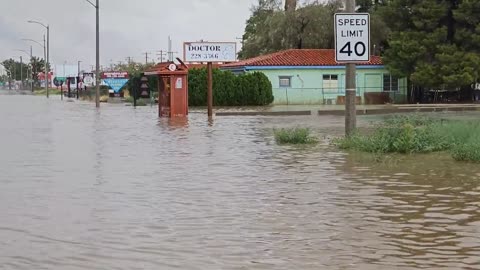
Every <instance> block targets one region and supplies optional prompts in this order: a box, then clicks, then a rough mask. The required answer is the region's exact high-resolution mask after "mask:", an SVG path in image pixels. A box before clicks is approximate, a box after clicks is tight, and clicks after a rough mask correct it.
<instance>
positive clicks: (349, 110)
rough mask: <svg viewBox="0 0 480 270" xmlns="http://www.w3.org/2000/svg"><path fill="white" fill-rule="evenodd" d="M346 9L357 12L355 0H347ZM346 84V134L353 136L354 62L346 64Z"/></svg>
mask: <svg viewBox="0 0 480 270" xmlns="http://www.w3.org/2000/svg"><path fill="white" fill-rule="evenodd" d="M345 11H346V12H347V13H355V0H346V7H345ZM345 86H346V87H345V88H346V89H345V90H346V91H345V134H346V136H351V135H353V133H354V132H355V129H356V128H357V108H356V88H357V86H356V66H355V64H353V63H347V64H346V74H345Z"/></svg>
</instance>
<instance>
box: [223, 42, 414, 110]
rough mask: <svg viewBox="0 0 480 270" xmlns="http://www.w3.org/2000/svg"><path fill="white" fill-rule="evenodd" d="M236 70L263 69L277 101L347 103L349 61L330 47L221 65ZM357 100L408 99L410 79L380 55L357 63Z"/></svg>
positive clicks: (290, 102) (286, 103)
mask: <svg viewBox="0 0 480 270" xmlns="http://www.w3.org/2000/svg"><path fill="white" fill-rule="evenodd" d="M221 68H222V69H224V70H231V71H232V72H234V73H242V72H256V71H258V72H262V73H264V74H265V75H266V76H267V77H268V78H269V79H270V81H271V83H272V87H273V95H274V97H275V101H274V104H276V105H301V104H302V105H310V104H312V105H313V104H332V105H333V104H343V103H344V99H345V65H343V64H338V63H336V62H335V51H334V50H329V49H301V50H299V49H292V50H286V51H281V52H277V53H273V54H269V55H263V56H259V57H255V58H252V59H247V60H244V61H239V62H235V63H229V64H225V65H223V66H222V67H221ZM356 79H357V100H358V103H362V104H383V103H406V102H407V80H406V79H405V78H395V77H393V76H391V75H390V73H389V72H388V70H387V69H386V68H385V66H384V65H383V63H382V60H381V58H380V57H378V56H371V57H370V62H368V63H360V64H358V65H357V78H356Z"/></svg>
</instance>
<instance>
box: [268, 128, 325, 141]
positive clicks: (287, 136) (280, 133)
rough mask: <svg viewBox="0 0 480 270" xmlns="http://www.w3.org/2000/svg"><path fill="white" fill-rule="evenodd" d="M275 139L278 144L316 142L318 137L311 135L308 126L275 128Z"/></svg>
mask: <svg viewBox="0 0 480 270" xmlns="http://www.w3.org/2000/svg"><path fill="white" fill-rule="evenodd" d="M273 132H274V135H275V141H276V142H277V143H278V144H315V143H317V142H318V141H317V139H316V138H315V137H312V136H311V135H310V130H309V129H308V128H294V129H284V128H282V129H280V130H274V131H273Z"/></svg>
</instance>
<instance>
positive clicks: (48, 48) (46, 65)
mask: <svg viewBox="0 0 480 270" xmlns="http://www.w3.org/2000/svg"><path fill="white" fill-rule="evenodd" d="M28 23H36V24H39V25H41V26H43V27H45V29H47V46H46V51H47V52H46V59H45V61H46V63H45V89H46V90H47V98H48V75H49V74H50V71H49V70H48V62H49V61H50V26H49V25H45V24H43V23H41V22H37V21H28ZM44 39H45V37H44Z"/></svg>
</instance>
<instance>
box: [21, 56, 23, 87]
mask: <svg viewBox="0 0 480 270" xmlns="http://www.w3.org/2000/svg"><path fill="white" fill-rule="evenodd" d="M20 82H21V85H22V89H23V58H22V57H21V56H20Z"/></svg>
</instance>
